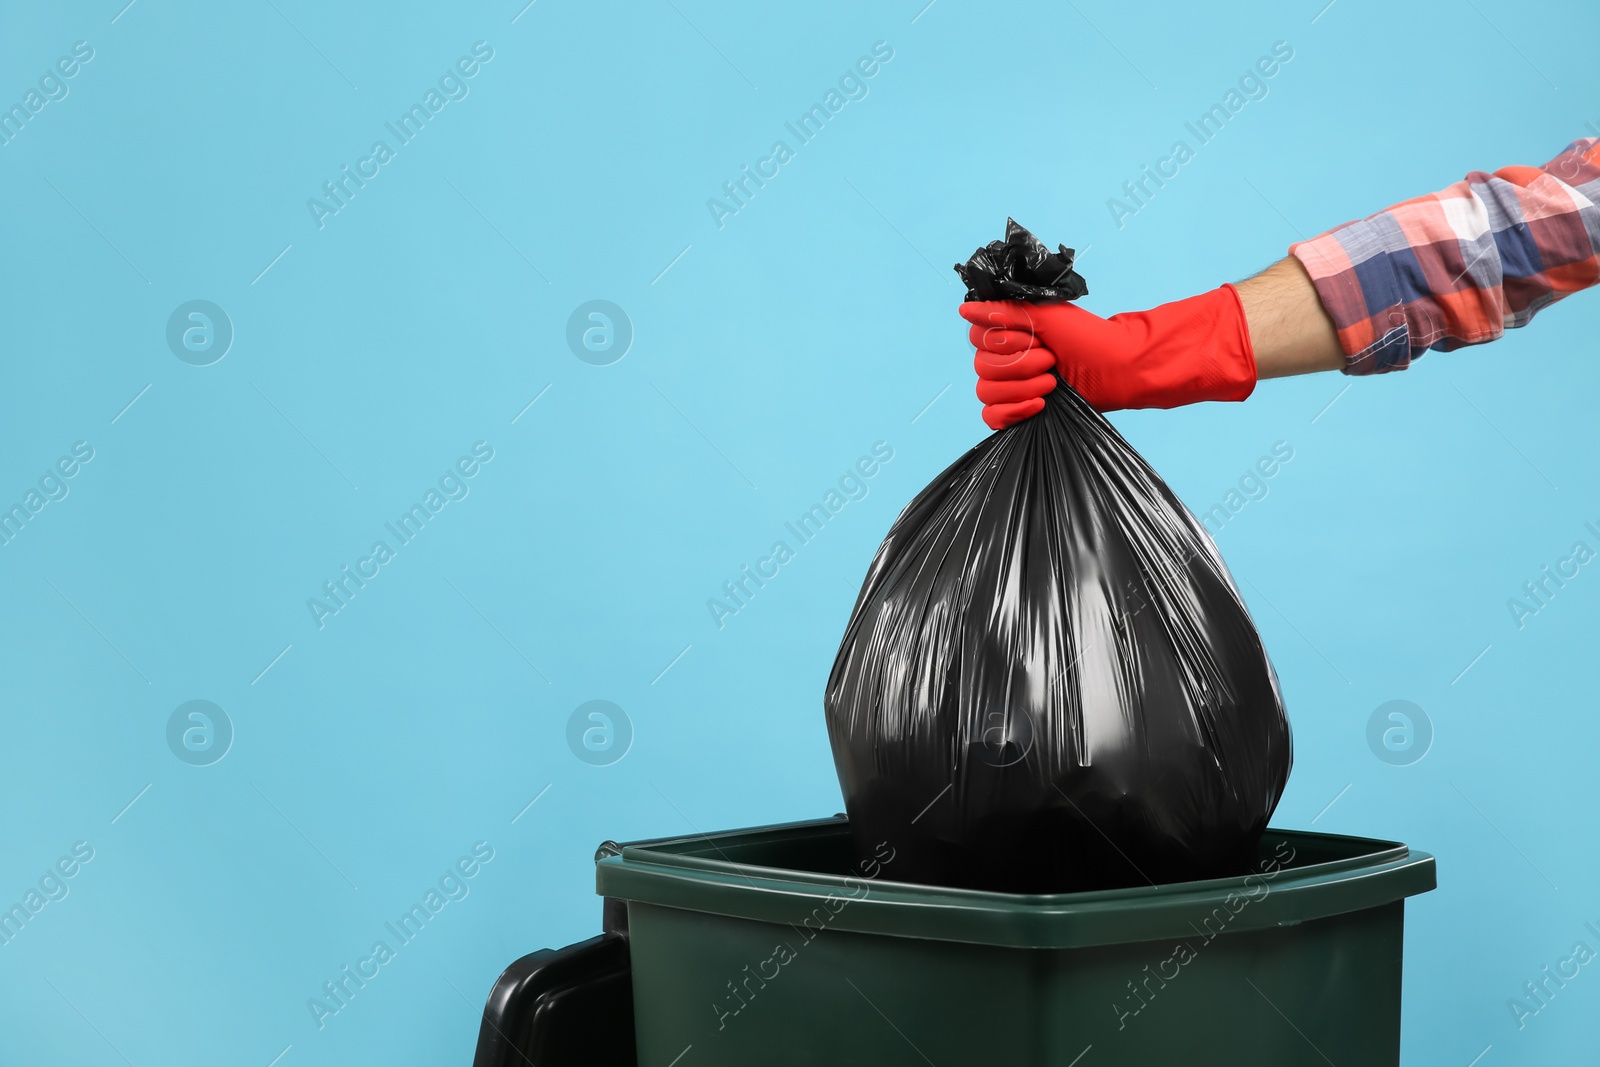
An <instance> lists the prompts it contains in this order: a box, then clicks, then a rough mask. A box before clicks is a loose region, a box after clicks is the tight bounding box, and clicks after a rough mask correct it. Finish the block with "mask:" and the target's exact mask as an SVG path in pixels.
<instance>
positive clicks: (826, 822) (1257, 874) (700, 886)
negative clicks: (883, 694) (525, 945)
mask: <svg viewBox="0 0 1600 1067" xmlns="http://www.w3.org/2000/svg"><path fill="white" fill-rule="evenodd" d="M884 854H885V856H886V857H887V858H885V859H884V860H882V862H881V863H879V864H877V869H876V870H875V871H873V870H872V869H871V865H869V866H868V868H865V869H864V868H863V867H862V866H861V865H860V864H859V863H858V857H857V855H856V851H855V845H854V843H853V841H852V840H851V836H850V825H849V823H848V822H847V821H846V820H845V819H844V818H843V817H838V818H833V819H821V820H815V821H810V822H797V823H787V824H783V825H777V826H763V827H756V828H752V829H745V830H728V831H723V832H721V833H712V834H695V835H693V836H690V837H678V838H666V839H661V840H656V841H647V842H640V843H638V844H624V845H618V844H615V843H613V842H609V841H608V842H606V843H605V844H603V845H601V846H600V850H599V852H597V853H596V855H595V882H596V887H597V890H598V892H599V893H600V894H601V895H602V896H605V897H611V898H617V899H622V900H627V901H630V902H638V903H643V904H655V905H660V906H662V907H669V908H680V909H685V910H688V911H697V912H704V913H707V914H712V915H726V916H734V917H738V918H744V919H753V920H758V921H764V922H773V923H794V922H798V921H800V920H801V918H802V917H804V916H806V915H808V914H810V913H812V912H813V911H814V910H815V909H817V908H825V909H826V914H827V915H828V919H827V925H828V928H829V929H832V930H851V931H855V932H857V933H864V934H880V935H885V936H890V937H913V938H923V939H927V940H935V941H958V942H966V943H970V944H979V945H997V946H1005V947H1011V948H1040V949H1055V948H1086V947H1089V946H1094V945H1114V944H1126V943H1130V942H1136V941H1152V940H1159V939H1165V938H1168V937H1182V936H1188V935H1192V934H1194V933H1195V931H1196V924H1197V923H1200V922H1203V920H1204V918H1205V917H1207V916H1210V915H1212V914H1213V913H1215V912H1217V911H1218V910H1219V909H1221V911H1222V913H1223V915H1225V916H1226V925H1227V929H1228V932H1229V933H1237V932H1241V931H1245V930H1254V929H1263V928H1267V927H1274V926H1293V925H1295V924H1297V923H1302V922H1306V921H1308V920H1311V919H1320V918H1324V917H1326V916H1330V915H1340V914H1343V913H1346V912H1352V911H1361V910H1365V909H1367V908H1375V907H1380V906H1382V905H1385V904H1390V903H1393V902H1394V901H1398V900H1403V899H1405V898H1406V897H1409V896H1415V895H1417V894H1419V893H1426V892H1428V891H1429V890H1431V889H1433V888H1435V886H1436V885H1437V884H1438V883H1437V879H1436V876H1435V871H1434V860H1433V857H1432V856H1431V855H1428V854H1427V853H1425V852H1416V851H1413V850H1412V849H1409V848H1407V847H1406V846H1405V845H1403V844H1400V843H1398V842H1395V841H1376V840H1369V839H1366V838H1360V837H1344V836H1340V835H1337V834H1319V833H1309V832H1306V831H1301V830H1278V829H1268V830H1267V831H1266V833H1265V834H1264V835H1263V836H1262V839H1261V845H1260V850H1259V857H1260V862H1259V864H1258V866H1257V867H1256V869H1255V870H1254V871H1253V872H1252V873H1250V874H1246V875H1241V876H1238V877H1232V878H1215V879H1208V880H1206V881H1197V882H1177V883H1172V884H1169V885H1146V886H1136V887H1133V888H1127V889H1111V890H1095V891H1092V892H1082V893H1050V894H1016V893H996V892H987V891H980V890H972V889H951V888H945V887H943V886H930V885H916V884H911V883H907V882H896V881H893V880H892V878H893V872H894V860H893V856H892V848H887V846H886V851H885V853H884ZM869 874H870V875H871V876H869ZM1219 917H1220V916H1219Z"/></svg>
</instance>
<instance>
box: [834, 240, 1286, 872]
mask: <svg viewBox="0 0 1600 1067" xmlns="http://www.w3.org/2000/svg"><path fill="white" fill-rule="evenodd" d="M1011 225H1013V226H1014V225H1015V224H1014V223H1013V224H1011ZM1017 228H1018V229H1020V227H1017ZM1023 232H1024V233H1026V231H1023ZM1028 236H1029V238H1030V239H1031V236H1032V235H1028ZM1063 252H1064V253H1065V254H1066V256H1067V263H1068V265H1069V267H1070V262H1071V253H1070V252H1067V251H1066V250H1065V249H1063ZM970 268H971V264H969V269H970ZM964 277H965V275H964ZM1080 283H1081V279H1080ZM969 284H970V283H969ZM1023 284H1030V283H1028V282H1026V281H1025V282H1024V283H1023ZM826 709H827V719H828V732H829V738H830V740H831V743H832V748H833V756H834V762H835V765H836V767H837V769H838V773H839V780H840V784H841V787H842V789H843V793H844V798H845V805H846V808H847V810H848V813H849V816H850V820H851V825H852V827H853V828H854V832H855V836H856V840H857V842H858V845H859V846H860V848H861V850H862V851H863V854H870V852H871V850H872V849H873V848H874V847H876V846H877V845H878V844H879V843H880V842H884V841H888V842H890V843H891V844H892V845H893V847H894V848H895V850H896V859H895V872H894V877H895V879H896V880H897V881H898V880H904V881H914V882H924V883H932V884H940V885H952V886H963V887H969V888H979V889H995V890H1001V891H1006V892H1031V893H1041V892H1067V891H1075V890H1085V889H1099V888H1118V887H1125V886H1135V885H1145V884H1165V883H1169V882H1174V881H1184V880H1189V879H1197V878H1208V877H1222V876H1226V875H1234V874H1242V873H1245V872H1247V871H1248V870H1249V869H1250V868H1251V866H1252V864H1253V862H1254V860H1255V849H1256V845H1257V843H1258V840H1259V838H1260V836H1261V833H1262V831H1263V830H1265V829H1266V826H1267V820H1268V818H1269V817H1270V816H1271V814H1272V812H1273V809H1274V808H1275V807H1276V806H1277V803H1278V799H1279V797H1280V796H1282V793H1283V789H1284V786H1285V784H1286V782H1287V780H1288V776H1289V769H1290V765H1291V762H1292V756H1291V741H1290V733H1289V725H1288V720H1287V718H1286V716H1285V714H1284V709H1283V702H1282V697H1281V695H1280V693H1279V690H1278V682H1277V677H1276V675H1275V674H1274V672H1273V669H1272V665H1271V663H1270V662H1269V661H1268V660H1267V656H1266V652H1265V650H1264V649H1263V648H1262V645H1261V639H1260V636H1259V635H1258V634H1257V632H1256V629H1255V626H1254V625H1253V623H1252V622H1251V620H1250V616H1249V614H1248V612H1247V611H1246V609H1245V606H1244V603H1243V601H1242V599H1241V598H1240V596H1239V592H1238V589H1237V588H1236V587H1235V586H1234V583H1233V579H1232V577H1231V576H1230V575H1229V573H1228V570H1227V567H1226V566H1225V565H1224V564H1223V562H1222V557H1221V556H1220V555H1219V554H1218V552H1217V549H1216V546H1215V545H1214V544H1213V543H1212V542H1211V539H1210V537H1209V536H1208V535H1207V534H1206V532H1205V529H1204V528H1203V527H1202V526H1201V525H1200V523H1199V522H1198V521H1197V520H1196V519H1195V518H1194V516H1193V515H1191V514H1190V513H1189V511H1188V509H1187V508H1185V507H1184V505H1183V503H1182V502H1181V501H1179V500H1178V498H1177V497H1176V496H1174V495H1173V493H1172V491H1171V490H1170V489H1168V488H1167V486H1166V484H1165V483H1163V482H1162V480H1161V479H1160V478H1159V477H1158V476H1157V475H1156V473H1155V471H1153V470H1152V469H1151V468H1150V466H1149V465H1148V464H1147V463H1145V461H1144V460H1143V459H1142V458H1141V457H1140V456H1139V454H1138V453H1137V452H1135V451H1134V450H1133V448H1132V447H1131V446H1130V445H1129V444H1128V443H1127V442H1126V441H1124V440H1123V439H1122V437H1121V435H1119V434H1118V433H1117V431H1116V430H1115V429H1114V428H1113V427H1112V426H1111V424H1110V423H1109V422H1107V421H1106V420H1105V418H1104V417H1103V416H1101V415H1100V414H1099V413H1098V412H1096V411H1095V410H1094V409H1093V408H1091V407H1090V406H1089V405H1088V403H1086V402H1085V401H1084V400H1083V399H1082V398H1081V397H1080V396H1078V394H1077V393H1076V392H1074V391H1073V390H1072V389H1071V387H1070V386H1068V385H1066V384H1065V383H1064V382H1061V383H1058V384H1057V386H1056V388H1055V390H1054V391H1053V392H1052V393H1051V394H1050V395H1049V396H1048V397H1047V398H1046V401H1045V409H1044V411H1043V412H1041V413H1040V414H1039V415H1037V416H1035V417H1033V418H1030V419H1026V420H1024V421H1022V422H1020V423H1017V424H1016V425H1014V426H1012V427H1010V428H1008V429H1006V430H1003V431H1001V432H999V433H996V434H993V435H992V436H990V437H988V438H987V439H985V440H984V441H983V442H982V443H981V444H979V445H978V446H977V447H975V448H973V449H972V450H971V451H969V452H968V453H967V454H966V455H964V456H963V457H961V459H959V460H958V461H956V463H954V464H953V465H952V466H950V467H949V468H948V469H947V470H945V471H944V472H943V473H941V474H940V475H939V476H938V477H936V478H935V479H934V480H933V482H932V483H931V484H930V485H929V486H928V487H927V488H926V489H924V490H923V491H922V492H921V493H920V494H918V496H917V497H916V498H915V499H914V500H912V501H911V503H910V504H909V505H907V506H906V508H905V510H904V511H903V512H902V513H901V514H900V516H899V518H898V519H896V521H895V523H894V525H893V527H892V528H891V529H890V531H889V534H888V536H887V537H886V538H885V539H884V541H883V544H882V546H881V547H880V548H879V549H878V554H877V557H876V558H875V559H874V560H873V563H872V567H871V570H870V571H869V573H868V575H867V579H866V582H865V584H864V585H863V586H862V589H861V594H860V597H859V598H858V599H857V601H856V605H855V609H854V611H853V612H852V614H851V617H850V622H849V625H848V627H847V628H846V631H845V635H844V640H843V642H842V643H841V645H840V648H839V655H838V658H837V659H836V660H835V662H834V666H833V672H832V674H831V675H830V677H829V679H828V688H827V696H826Z"/></svg>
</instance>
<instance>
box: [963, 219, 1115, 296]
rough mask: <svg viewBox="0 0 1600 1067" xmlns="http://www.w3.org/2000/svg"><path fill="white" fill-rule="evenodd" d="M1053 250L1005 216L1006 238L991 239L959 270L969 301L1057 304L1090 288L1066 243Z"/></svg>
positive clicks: (1082, 293) (1084, 292)
mask: <svg viewBox="0 0 1600 1067" xmlns="http://www.w3.org/2000/svg"><path fill="white" fill-rule="evenodd" d="M1056 247H1057V248H1059V249H1060V251H1059V252H1052V251H1050V250H1049V249H1048V248H1046V247H1045V246H1044V242H1042V241H1040V240H1039V239H1038V238H1037V237H1035V236H1034V235H1033V234H1031V233H1029V232H1028V231H1027V230H1026V229H1024V228H1023V227H1021V226H1019V225H1017V220H1016V219H1006V239H1005V240H1004V241H990V242H989V243H988V244H986V245H984V246H983V247H982V248H980V249H978V250H977V251H976V252H974V253H972V258H971V259H969V260H967V262H966V264H965V265H963V264H960V263H957V264H956V273H957V274H959V275H961V280H962V281H963V282H965V283H966V284H967V299H968V300H1027V301H1030V302H1031V303H1035V304H1058V303H1060V302H1062V301H1064V300H1076V299H1078V297H1080V296H1083V295H1084V294H1086V293H1087V292H1088V291H1089V283H1088V282H1086V281H1084V280H1083V275H1081V274H1079V273H1078V272H1077V271H1075V270H1073V269H1072V257H1073V255H1074V254H1075V253H1074V252H1073V250H1072V249H1070V248H1068V247H1067V246H1066V245H1057V246H1056Z"/></svg>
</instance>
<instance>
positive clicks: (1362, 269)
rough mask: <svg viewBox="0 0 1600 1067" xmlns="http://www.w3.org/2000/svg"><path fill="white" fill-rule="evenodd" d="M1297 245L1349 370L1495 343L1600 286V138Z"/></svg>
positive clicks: (1293, 249) (1379, 369)
mask: <svg viewBox="0 0 1600 1067" xmlns="http://www.w3.org/2000/svg"><path fill="white" fill-rule="evenodd" d="M1289 251H1290V253H1291V254H1293V255H1294V256H1295V257H1296V258H1297V259H1299V260H1300V262H1301V263H1302V264H1304V266H1305V268H1306V271H1307V273H1309V274H1310V275H1311V281H1312V283H1313V284H1314V285H1315V286H1316V288H1317V295H1318V297H1319V298H1321V300H1322V306H1323V307H1324V308H1325V309H1327V312H1328V315H1329V317H1330V318H1332V319H1333V324H1334V326H1335V327H1336V328H1337V329H1338V331H1339V344H1340V346H1341V347H1342V348H1343V349H1344V352H1345V368H1344V369H1345V373H1346V374H1381V373H1383V372H1385V371H1392V370H1404V369H1405V368H1406V367H1407V366H1409V365H1410V363H1411V361H1412V359H1414V358H1416V357H1417V356H1419V355H1421V354H1422V353H1423V352H1424V351H1426V350H1427V349H1430V348H1432V349H1438V350H1440V351H1448V350H1450V349H1452V348H1460V347H1462V346H1463V345H1473V344H1481V343H1482V342H1484V341H1493V340H1495V339H1496V338H1498V337H1499V336H1501V335H1502V334H1504V333H1505V331H1506V330H1507V329H1510V328H1512V327H1516V326H1522V325H1524V324H1525V323H1527V322H1528V321H1529V320H1531V319H1532V318H1533V316H1534V314H1535V313H1537V312H1538V311H1540V310H1541V309H1543V308H1545V307H1547V306H1549V305H1550V304H1553V303H1555V302H1556V301H1557V300H1560V299H1561V298H1562V297H1564V296H1566V295H1567V294H1568V293H1575V292H1577V291H1578V290H1579V289H1583V288H1587V287H1588V286H1591V285H1594V284H1595V283H1596V282H1597V281H1600V138H1587V139H1585V140H1580V141H1575V142H1573V143H1572V144H1571V145H1569V146H1567V149H1566V150H1565V151H1564V152H1562V153H1561V154H1560V155H1559V156H1557V157H1556V158H1555V159H1553V160H1551V161H1550V162H1549V163H1546V164H1545V165H1544V166H1542V167H1506V168H1504V169H1502V170H1497V171H1495V172H1494V173H1493V174H1485V173H1483V172H1482V171H1474V172H1473V173H1471V174H1468V175H1467V176H1466V178H1464V179H1463V180H1461V181H1459V182H1457V183H1455V184H1454V185H1452V186H1450V187H1449V188H1447V189H1444V190H1441V191H1440V192H1437V193H1433V194H1431V195H1429V196H1422V197H1418V198H1416V199H1415V200H1407V201H1405V202H1403V203H1400V204H1396V205H1395V206H1394V207H1391V208H1389V209H1387V210H1386V211H1380V212H1379V213H1378V214H1376V215H1373V216H1371V217H1369V218H1366V219H1362V220H1361V221H1359V222H1350V223H1346V224H1345V225H1343V226H1340V227H1338V228H1336V229H1333V230H1329V231H1328V232H1327V233H1325V234H1323V235H1321V236H1320V237H1314V238H1312V239H1311V240H1309V241H1300V242H1298V243H1296V244H1294V245H1291V246H1290V248H1289Z"/></svg>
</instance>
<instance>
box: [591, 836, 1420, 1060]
mask: <svg viewBox="0 0 1600 1067" xmlns="http://www.w3.org/2000/svg"><path fill="white" fill-rule="evenodd" d="M893 879H894V849H893V847H892V845H890V844H887V843H886V844H884V845H882V846H880V847H879V849H878V850H877V858H876V859H874V860H870V861H867V862H866V863H865V864H864V865H863V864H862V863H860V862H858V858H857V853H856V850H855V848H854V845H853V843H852V841H851V837H850V827H849V824H848V823H847V822H846V821H844V819H843V818H842V817H839V818H835V819H827V820H821V821H815V822H803V823H793V824H789V825H784V826H771V827H762V828H757V829H748V830H734V831H729V832H725V833H718V834H711V835H696V836H694V837H684V838H676V839H669V840H662V841H651V842H645V843H641V844H638V845H625V846H603V847H602V848H601V851H600V854H599V855H598V856H597V857H596V880H597V885H598V889H599V892H600V893H601V895H603V896H605V897H607V898H610V899H612V900H618V901H625V902H626V906H627V931H628V932H627V938H628V942H629V949H630V952H631V957H632V973H633V1006H634V1027H635V1031H636V1035H637V1047H638V1062H639V1065H640V1067H721V1065H729V1067H732V1065H739V1067H748V1065H750V1064H762V1065H766V1067H776V1065H788V1064H794V1065H802V1064H803V1065H807V1067H814V1065H830V1067H831V1065H836V1064H837V1065H844V1064H862V1065H871V1067H886V1065H891V1064H906V1065H911V1067H926V1065H929V1064H932V1065H934V1067H963V1065H973V1067H977V1065H982V1067H1001V1065H1006V1067H1032V1065H1047V1064H1048V1065H1051V1067H1104V1065H1118V1067H1133V1065H1140V1067H1142V1065H1147V1064H1181V1065H1184V1067H1223V1065H1226V1067H1240V1065H1246V1067H1300V1065H1302V1064H1303V1065H1306V1067H1327V1065H1329V1064H1334V1065H1336V1067H1386V1065H1396V1064H1398V1063H1399V1062H1400V978H1401V955H1402V946H1403V932H1404V924H1405V898H1406V897H1409V896H1413V895H1415V894H1418V893H1425V892H1427V891H1429V890H1431V889H1433V888H1434V886H1435V885H1436V881H1435V875H1434V861H1433V857H1432V856H1429V855H1427V854H1425V853H1421V852H1413V851H1411V850H1410V849H1408V848H1407V847H1406V846H1404V845H1401V844H1397V843H1395V842H1392V841H1371V840H1366V839H1362V838H1355V837H1341V836H1336V835H1332V834H1316V833H1304V832H1299V831H1291V830H1268V831H1267V833H1266V835H1265V836H1264V837H1263V839H1262V842H1261V846H1260V851H1259V862H1258V865H1257V867H1256V868H1255V870H1254V871H1253V872H1252V873H1250V874H1247V875H1242V876H1240V877H1234V878H1222V879H1214V880H1210V881H1203V882H1184V883H1178V884H1173V885H1161V886H1143V887H1139V888H1133V889H1117V890H1106V891H1098V892H1087V893H1071V894H1056V895H1038V896H1025V895H1014V894H1007V893H991V892H980V891H975V890H961V889H945V888H940V887H935V886H924V885H913V884H909V883H904V882H896V881H894V880H893Z"/></svg>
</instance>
